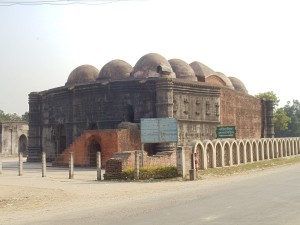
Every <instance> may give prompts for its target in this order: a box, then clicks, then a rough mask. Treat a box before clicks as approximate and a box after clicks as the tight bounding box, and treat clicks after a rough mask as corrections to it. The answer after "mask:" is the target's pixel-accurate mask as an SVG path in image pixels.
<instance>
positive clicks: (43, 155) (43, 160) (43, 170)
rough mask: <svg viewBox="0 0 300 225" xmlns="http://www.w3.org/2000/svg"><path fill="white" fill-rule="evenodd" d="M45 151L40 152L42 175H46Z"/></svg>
mask: <svg viewBox="0 0 300 225" xmlns="http://www.w3.org/2000/svg"><path fill="white" fill-rule="evenodd" d="M46 166H47V162H46V152H44V151H43V152H42V177H46Z"/></svg>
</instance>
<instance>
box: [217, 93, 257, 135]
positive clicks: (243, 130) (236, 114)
mask: <svg viewBox="0 0 300 225" xmlns="http://www.w3.org/2000/svg"><path fill="white" fill-rule="evenodd" d="M220 110H221V113H220V116H221V125H222V126H236V129H237V134H236V138H239V139H242V138H260V137H261V133H262V126H263V125H262V121H263V119H262V117H263V105H262V104H261V100H260V99H257V98H255V97H253V96H251V95H248V94H244V93H241V92H236V91H234V90H231V89H228V88H221V109H220Z"/></svg>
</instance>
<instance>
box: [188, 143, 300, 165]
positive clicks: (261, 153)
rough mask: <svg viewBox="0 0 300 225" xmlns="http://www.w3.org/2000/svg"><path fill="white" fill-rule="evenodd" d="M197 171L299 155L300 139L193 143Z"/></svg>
mask: <svg viewBox="0 0 300 225" xmlns="http://www.w3.org/2000/svg"><path fill="white" fill-rule="evenodd" d="M192 145H193V153H196V155H197V157H198V164H197V165H198V167H199V168H197V169H207V168H216V167H224V166H233V165H239V164H247V163H253V162H259V161H264V160H270V159H276V158H283V157H290V156H294V155H299V154H300V138H262V139H241V140H234V139H216V140H212V141H211V140H204V141H200V140H199V141H194V142H193V144H192Z"/></svg>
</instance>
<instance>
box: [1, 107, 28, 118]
mask: <svg viewBox="0 0 300 225" xmlns="http://www.w3.org/2000/svg"><path fill="white" fill-rule="evenodd" d="M27 118H28V112H27ZM0 121H28V120H26V113H25V114H24V115H22V117H21V116H19V115H18V114H16V113H5V112H4V111H3V110H1V109H0Z"/></svg>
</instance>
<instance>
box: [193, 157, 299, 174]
mask: <svg viewBox="0 0 300 225" xmlns="http://www.w3.org/2000/svg"><path fill="white" fill-rule="evenodd" d="M294 163H300V156H294V157H289V158H278V159H272V160H267V161H260V162H255V163H251V164H250V163H249V164H241V165H238V166H232V167H222V168H208V169H207V170H199V171H198V177H199V179H203V178H205V177H209V176H214V177H217V176H229V175H233V174H239V173H248V172H251V171H257V170H264V169H266V168H270V167H274V166H281V165H288V164H294Z"/></svg>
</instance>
